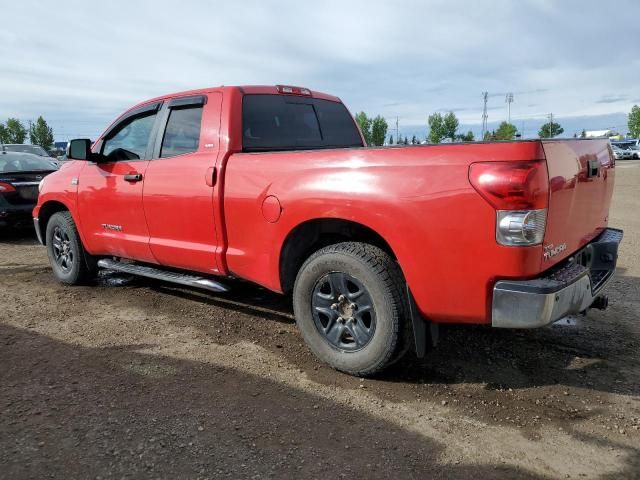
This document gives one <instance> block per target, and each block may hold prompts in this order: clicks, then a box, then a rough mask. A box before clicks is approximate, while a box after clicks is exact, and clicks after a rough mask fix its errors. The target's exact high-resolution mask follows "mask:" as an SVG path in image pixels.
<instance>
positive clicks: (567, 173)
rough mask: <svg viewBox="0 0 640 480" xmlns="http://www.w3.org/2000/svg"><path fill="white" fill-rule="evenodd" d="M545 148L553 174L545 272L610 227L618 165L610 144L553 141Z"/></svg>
mask: <svg viewBox="0 0 640 480" xmlns="http://www.w3.org/2000/svg"><path fill="white" fill-rule="evenodd" d="M542 145H543V148H544V153H545V156H546V159H547V168H548V171H549V211H548V213H547V227H546V230H545V236H544V241H543V247H544V251H543V259H542V268H543V269H547V268H548V267H550V266H552V265H554V264H556V263H558V262H559V261H560V260H562V259H564V258H566V257H568V256H570V255H571V254H572V253H574V252H575V251H576V250H578V249H580V248H581V247H583V246H584V245H586V244H587V243H588V242H589V241H591V240H592V239H593V238H594V237H596V236H597V235H598V234H599V233H600V232H601V231H602V230H603V229H604V228H606V227H607V225H608V221H609V205H610V203H611V196H612V194H613V184H614V173H615V169H614V166H615V162H614V161H613V158H612V156H611V153H610V152H611V151H610V146H609V141H608V140H552V141H545V142H542Z"/></svg>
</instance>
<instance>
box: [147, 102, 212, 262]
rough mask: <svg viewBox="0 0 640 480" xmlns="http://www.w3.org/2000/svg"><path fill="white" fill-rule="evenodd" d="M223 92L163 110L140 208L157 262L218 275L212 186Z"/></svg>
mask: <svg viewBox="0 0 640 480" xmlns="http://www.w3.org/2000/svg"><path fill="white" fill-rule="evenodd" d="M221 104H222V94H221V93H218V92H210V93H209V94H207V95H197V96H188V97H176V98H173V99H172V100H170V101H169V102H167V104H166V105H165V106H164V107H163V110H162V112H161V121H160V129H159V133H158V136H157V138H156V142H155V148H154V152H153V159H152V160H151V162H150V163H149V166H148V167H147V173H146V177H145V186H144V210H145V216H146V219H147V225H148V226H149V236H150V240H149V245H150V248H151V251H152V252H153V254H154V256H155V258H156V259H157V260H158V262H159V263H161V264H163V265H166V266H170V267H175V268H183V269H188V270H196V271H201V272H207V273H217V272H218V267H217V264H216V247H217V246H218V239H217V236H216V228H215V221H214V219H215V217H214V197H213V189H214V185H215V182H216V181H217V172H216V170H215V165H216V158H217V156H218V152H219V149H220V142H219V138H218V137H219V130H220V108H221Z"/></svg>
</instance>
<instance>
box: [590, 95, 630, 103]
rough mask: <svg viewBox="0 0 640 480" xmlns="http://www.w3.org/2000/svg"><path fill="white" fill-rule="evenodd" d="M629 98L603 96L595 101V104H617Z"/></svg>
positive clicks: (625, 96) (624, 96)
mask: <svg viewBox="0 0 640 480" xmlns="http://www.w3.org/2000/svg"><path fill="white" fill-rule="evenodd" d="M628 98H629V95H605V96H603V97H600V99H598V100H596V103H619V102H624V101H626V100H627V99H628Z"/></svg>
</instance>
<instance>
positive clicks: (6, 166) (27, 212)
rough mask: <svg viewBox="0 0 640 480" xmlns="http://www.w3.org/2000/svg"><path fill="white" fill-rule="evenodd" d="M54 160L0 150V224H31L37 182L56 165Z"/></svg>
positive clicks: (53, 170) (52, 170)
mask: <svg viewBox="0 0 640 480" xmlns="http://www.w3.org/2000/svg"><path fill="white" fill-rule="evenodd" d="M51 160H52V159H49V158H44V157H40V156H38V155H34V154H31V153H18V152H7V151H3V152H0V228H3V227H10V226H21V225H31V224H32V221H31V210H33V207H34V206H35V205H36V202H37V201H38V185H39V184H40V182H41V181H42V179H43V178H44V177H45V176H47V175H49V174H50V173H52V172H55V171H56V169H57V168H56V165H55V163H54V162H52V161H51Z"/></svg>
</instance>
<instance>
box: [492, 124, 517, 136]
mask: <svg viewBox="0 0 640 480" xmlns="http://www.w3.org/2000/svg"><path fill="white" fill-rule="evenodd" d="M516 133H518V129H517V128H516V126H515V125H514V124H512V123H508V122H502V123H501V124H500V125H498V129H497V130H496V131H495V132H494V134H493V138H492V140H513V139H514V138H515V136H516Z"/></svg>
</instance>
